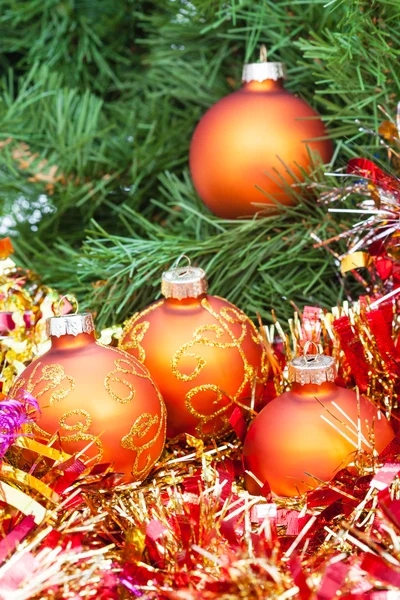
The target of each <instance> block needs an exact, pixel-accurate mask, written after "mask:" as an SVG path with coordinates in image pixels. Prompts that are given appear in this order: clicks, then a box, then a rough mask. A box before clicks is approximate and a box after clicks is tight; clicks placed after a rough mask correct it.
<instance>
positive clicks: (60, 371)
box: [12, 361, 103, 463]
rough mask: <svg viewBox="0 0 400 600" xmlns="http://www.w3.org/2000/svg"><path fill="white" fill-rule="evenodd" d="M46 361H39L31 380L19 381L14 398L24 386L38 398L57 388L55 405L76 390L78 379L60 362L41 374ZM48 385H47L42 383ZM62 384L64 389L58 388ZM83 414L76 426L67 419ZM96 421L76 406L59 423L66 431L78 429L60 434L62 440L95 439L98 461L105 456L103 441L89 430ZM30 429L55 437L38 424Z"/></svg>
mask: <svg viewBox="0 0 400 600" xmlns="http://www.w3.org/2000/svg"><path fill="white" fill-rule="evenodd" d="M41 365H42V363H41V362H40V361H39V362H38V363H37V364H36V365H35V368H34V369H33V371H32V373H31V374H30V376H29V378H28V379H25V378H23V377H21V378H20V379H19V380H18V382H17V384H16V385H15V386H14V387H13V389H12V397H14V396H15V395H16V393H17V391H18V390H19V389H21V388H23V389H25V390H27V391H28V392H29V393H30V394H32V395H33V396H34V397H35V398H36V399H37V400H40V398H41V397H42V396H43V395H44V394H45V393H46V392H48V391H50V390H53V391H52V392H51V395H50V398H49V404H50V406H53V405H54V403H55V402H61V401H62V400H64V398H66V397H67V396H68V394H70V393H71V392H72V391H73V390H74V389H75V380H74V378H73V377H71V376H70V375H67V374H66V373H65V370H64V367H63V366H62V365H59V364H55V363H53V364H50V365H45V366H44V367H43V368H42V371H41V373H40V375H39V376H38V371H39V369H40V367H41ZM42 384H44V385H42ZM58 386H61V388H59V389H56V388H58ZM76 415H81V416H83V417H84V420H83V421H77V422H76V423H74V424H73V425H68V423H67V419H69V418H70V417H72V416H76ZM91 422H92V418H91V416H90V414H89V413H88V412H87V411H86V410H83V409H75V410H71V411H69V412H66V413H64V414H63V415H62V416H61V418H60V420H59V425H60V429H64V430H66V431H69V432H70V431H71V432H75V433H72V434H69V435H64V436H63V435H62V434H60V441H61V443H62V442H77V441H81V440H82V441H85V442H91V441H93V442H94V444H95V445H96V447H97V450H98V454H97V455H96V463H98V462H99V461H100V460H101V458H102V456H103V446H102V444H101V442H100V440H99V439H98V438H97V437H96V436H95V435H92V434H90V433H87V431H88V429H89V427H90V425H91ZM29 430H30V432H32V433H36V434H38V435H39V436H40V437H41V438H42V439H45V440H49V439H50V438H51V437H52V434H50V433H48V432H47V431H45V430H44V429H42V428H41V427H39V425H38V424H37V423H33V424H31V425H30V426H29Z"/></svg>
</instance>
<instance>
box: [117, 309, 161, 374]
mask: <svg viewBox="0 0 400 600" xmlns="http://www.w3.org/2000/svg"><path fill="white" fill-rule="evenodd" d="M163 303H164V300H160V301H159V302H154V303H153V304H151V305H150V306H148V307H147V308H146V309H145V310H142V312H140V313H135V314H134V315H133V317H131V318H130V319H128V321H127V322H126V323H125V326H124V328H123V330H122V334H121V340H125V341H121V342H120V344H119V347H120V348H121V349H122V350H136V351H137V352H136V353H134V352H132V355H133V356H135V358H137V360H139V361H140V362H142V363H144V361H145V360H146V351H145V349H144V348H143V346H142V345H141V342H142V341H143V338H144V336H145V334H146V332H147V330H148V329H149V327H150V323H149V321H141V322H140V323H138V325H136V321H138V320H139V319H143V317H145V316H147V315H148V314H150V313H151V312H153V310H155V309H156V308H158V307H159V306H161V305H162V304H163Z"/></svg>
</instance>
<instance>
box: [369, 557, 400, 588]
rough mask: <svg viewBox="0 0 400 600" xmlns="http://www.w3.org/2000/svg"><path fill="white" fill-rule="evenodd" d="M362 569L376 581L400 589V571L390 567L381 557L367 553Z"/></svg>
mask: <svg viewBox="0 0 400 600" xmlns="http://www.w3.org/2000/svg"><path fill="white" fill-rule="evenodd" d="M361 568H362V569H363V571H366V572H367V573H368V574H369V575H371V576H372V577H373V578H374V579H376V580H378V581H381V582H382V583H388V584H390V585H393V586H396V587H400V570H399V571H397V570H395V569H394V568H392V567H390V566H389V565H388V564H387V563H386V562H385V561H384V560H383V558H381V557H380V556H376V555H375V554H370V553H367V554H365V555H364V558H363V560H362V562H361Z"/></svg>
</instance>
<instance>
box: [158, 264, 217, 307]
mask: <svg viewBox="0 0 400 600" xmlns="http://www.w3.org/2000/svg"><path fill="white" fill-rule="evenodd" d="M182 258H187V260H188V261H189V264H188V265H187V266H186V267H178V264H179V262H180V260H181V259H182ZM207 287H208V284H207V278H206V274H205V272H204V271H203V269H200V267H192V265H191V263H190V259H189V258H188V257H187V256H186V255H182V256H181V257H179V259H178V260H177V261H176V263H175V264H174V266H173V267H172V269H169V270H168V271H164V273H163V274H162V279H161V293H162V295H163V296H164V297H165V298H175V299H176V300H182V299H183V298H198V297H199V296H201V295H202V294H205V293H206V292H207Z"/></svg>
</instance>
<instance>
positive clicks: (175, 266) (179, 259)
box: [172, 254, 192, 275]
mask: <svg viewBox="0 0 400 600" xmlns="http://www.w3.org/2000/svg"><path fill="white" fill-rule="evenodd" d="M182 258H186V260H187V261H188V267H191V266H192V261H191V260H190V258H189V257H188V255H187V254H181V255H180V256H178V258H177V259H176V261H175V262H174V264H173V265H172V268H173V269H174V270H176V271H177V270H178V266H179V263H180V262H181V260H182ZM182 268H183V267H181V269H182ZM181 275H186V271H183V270H182V271H181Z"/></svg>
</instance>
